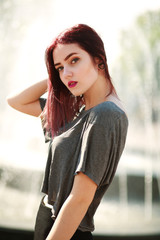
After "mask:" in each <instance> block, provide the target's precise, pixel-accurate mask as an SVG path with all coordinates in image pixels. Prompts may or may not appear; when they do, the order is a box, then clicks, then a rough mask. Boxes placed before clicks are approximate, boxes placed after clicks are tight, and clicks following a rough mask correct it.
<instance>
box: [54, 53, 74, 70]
mask: <svg viewBox="0 0 160 240" xmlns="http://www.w3.org/2000/svg"><path fill="white" fill-rule="evenodd" d="M74 54H77V53H75V52H73V53H70V54H68V55H67V56H66V57H65V59H64V61H67V59H69V58H70V57H71V56H72V55H74ZM60 64H61V63H55V64H54V66H55V67H56V66H57V65H60Z"/></svg>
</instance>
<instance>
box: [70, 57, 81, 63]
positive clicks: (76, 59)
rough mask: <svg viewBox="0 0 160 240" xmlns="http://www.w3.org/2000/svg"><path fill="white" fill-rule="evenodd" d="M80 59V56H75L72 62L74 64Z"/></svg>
mask: <svg viewBox="0 0 160 240" xmlns="http://www.w3.org/2000/svg"><path fill="white" fill-rule="evenodd" d="M78 60H79V58H77V57H76V58H73V59H72V61H71V63H72V64H74V63H76V62H78Z"/></svg>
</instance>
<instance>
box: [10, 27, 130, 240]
mask: <svg viewBox="0 0 160 240" xmlns="http://www.w3.org/2000/svg"><path fill="white" fill-rule="evenodd" d="M46 65H47V70H48V75H49V77H48V80H43V81H41V82H39V83H37V84H35V85H33V86H31V87H30V88H28V89H26V90H24V91H23V92H21V93H19V94H17V95H15V96H12V97H9V98H8V103H9V104H10V105H11V106H12V107H14V108H15V109H17V110H19V111H21V112H24V113H27V114H30V115H34V116H41V118H42V123H43V129H44V133H45V139H46V141H49V142H50V144H49V152H48V160H47V165H46V170H45V176H44V181H43V186H42V192H44V193H45V198H44V199H43V200H42V203H41V205H40V208H39V211H38V215H37V220H36V227H35V239H39V240H42V239H46V240H69V239H72V240H73V239H77V240H81V239H83V240H85V239H87V240H89V239H93V238H92V234H91V232H92V231H93V230H94V223H93V216H94V214H95V211H96V209H97V207H98V205H99V203H100V201H101V199H102V197H103V195H104V193H105V192H106V190H107V188H108V186H109V185H110V183H111V181H112V179H113V177H114V174H115V171H116V168H117V164H118V161H119V159H120V156H121V154H122V151H123V149H124V145H125V140H126V134H127V127H128V120H127V116H126V114H125V112H124V109H123V107H122V104H121V102H120V100H119V98H118V96H117V94H116V90H115V88H114V86H113V84H112V81H111V77H110V75H109V71H108V66H107V60H106V54H105V50H104V45H103V42H102V40H101V38H100V37H99V35H98V34H97V33H96V32H95V31H94V30H93V29H92V28H90V27H89V26H87V25H84V24H79V25H76V26H74V27H72V28H70V29H67V30H65V31H64V32H62V33H61V34H60V35H59V36H58V37H57V38H56V39H55V40H54V41H53V42H52V43H51V44H50V46H49V47H48V48H47V50H46ZM47 82H48V83H47ZM47 85H48V97H47V102H46V100H45V99H43V98H41V96H42V95H43V94H44V93H45V92H46V91H47ZM42 110H43V111H42Z"/></svg>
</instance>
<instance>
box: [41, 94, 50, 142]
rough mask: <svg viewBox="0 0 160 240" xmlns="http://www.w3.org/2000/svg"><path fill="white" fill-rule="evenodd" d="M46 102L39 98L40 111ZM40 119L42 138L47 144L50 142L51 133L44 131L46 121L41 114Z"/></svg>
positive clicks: (44, 99)
mask: <svg viewBox="0 0 160 240" xmlns="http://www.w3.org/2000/svg"><path fill="white" fill-rule="evenodd" d="M46 101H47V100H46V98H39V103H40V106H41V109H42V111H43V110H44V108H45V105H46ZM40 118H41V125H42V129H43V133H44V137H45V142H46V143H47V142H49V141H50V140H51V133H50V132H49V131H47V130H46V127H45V123H46V120H45V115H44V114H43V113H42V114H41V116H40Z"/></svg>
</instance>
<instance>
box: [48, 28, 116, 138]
mask: <svg viewBox="0 0 160 240" xmlns="http://www.w3.org/2000/svg"><path fill="white" fill-rule="evenodd" d="M70 43H77V44H78V45H79V46H80V47H81V48H82V49H83V50H85V51H86V52H87V53H88V54H89V55H90V56H91V57H92V58H93V59H94V58H95V57H96V58H98V59H100V60H101V61H102V64H104V70H105V75H106V79H107V80H108V83H109V84H110V93H111V92H114V93H116V91H115V88H114V86H113V84H112V81H111V77H110V75H109V71H108V66H107V58H106V54H105V50H104V44H103V42H102V39H101V38H100V36H99V35H98V34H97V33H96V32H95V30H94V29H92V28H91V27H89V26H87V25H85V24H78V25H76V26H73V27H72V28H69V29H67V30H65V31H64V32H62V33H60V34H59V35H58V37H57V38H56V39H55V40H54V41H53V42H52V43H51V45H50V46H49V47H48V48H47V49H46V53H45V59H46V66H47V70H48V75H49V81H48V99H47V103H46V108H45V109H46V128H47V131H50V132H51V135H52V137H54V136H55V135H57V134H58V132H59V130H60V129H61V128H62V129H63V128H64V126H65V123H66V122H69V121H71V120H72V119H73V118H74V117H75V115H76V114H77V113H78V111H79V109H80V107H81V106H82V105H83V104H84V100H83V97H81V96H78V97H76V96H73V95H72V94H71V92H70V91H69V90H68V89H67V87H66V86H65V85H64V84H63V83H62V81H61V80H60V77H59V73H58V72H57V70H56V69H55V67H54V61H53V51H54V49H55V48H56V46H57V45H58V44H70Z"/></svg>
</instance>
